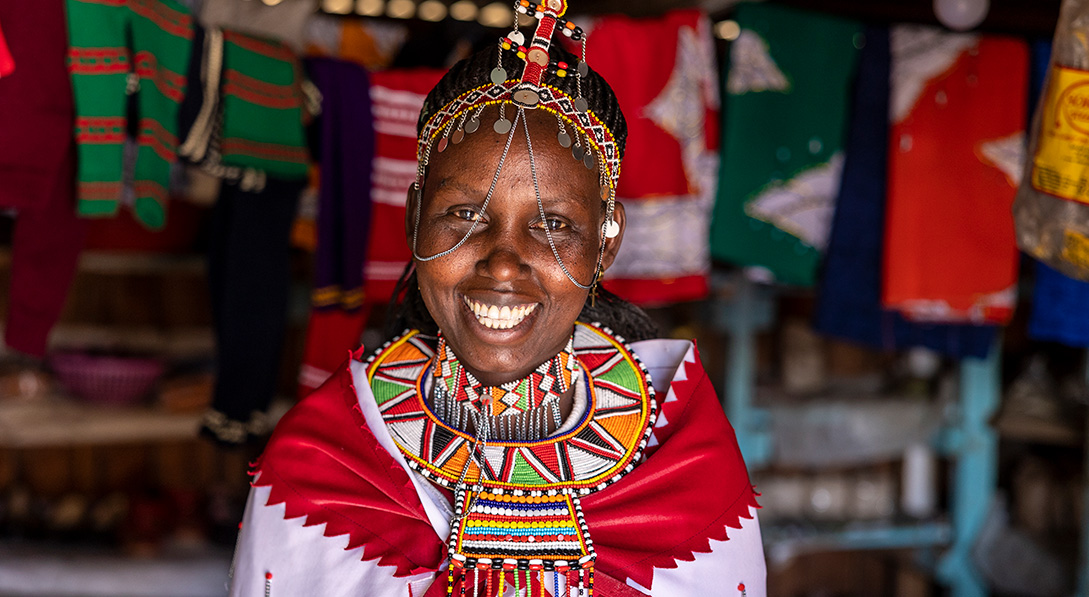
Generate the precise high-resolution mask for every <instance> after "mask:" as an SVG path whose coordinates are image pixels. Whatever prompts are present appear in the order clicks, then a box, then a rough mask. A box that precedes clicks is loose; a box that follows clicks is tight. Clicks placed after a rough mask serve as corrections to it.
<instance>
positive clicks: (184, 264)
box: [0, 248, 207, 276]
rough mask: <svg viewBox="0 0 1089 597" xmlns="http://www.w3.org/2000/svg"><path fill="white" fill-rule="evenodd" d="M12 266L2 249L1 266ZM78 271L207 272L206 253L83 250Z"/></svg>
mask: <svg viewBox="0 0 1089 597" xmlns="http://www.w3.org/2000/svg"><path fill="white" fill-rule="evenodd" d="M10 267H11V249H10V248H3V249H0V269H8V268H10ZM79 271H80V272H84V273H90V274H107V275H118V274H126V275H132V274H159V273H163V272H171V273H178V272H184V273H189V274H192V275H195V276H203V275H205V274H206V273H207V267H206V260H205V256H204V255H201V254H195V253H153V252H139V251H84V252H83V253H82V254H81V255H80V257H79Z"/></svg>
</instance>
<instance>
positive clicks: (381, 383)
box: [367, 323, 657, 595]
mask: <svg viewBox="0 0 1089 597" xmlns="http://www.w3.org/2000/svg"><path fill="white" fill-rule="evenodd" d="M436 344H437V340H436V339H434V338H430V337H426V336H423V335H421V334H420V333H419V332H418V331H409V332H406V333H405V334H404V335H402V336H401V337H399V338H397V339H396V340H393V341H391V342H389V343H387V344H386V345H385V346H383V347H382V348H381V349H380V350H379V351H378V352H376V353H375V354H374V355H373V356H372V357H371V358H370V360H369V361H368V363H367V379H368V381H369V382H370V387H371V390H372V392H373V394H374V398H375V401H376V402H377V404H378V408H379V411H380V412H381V413H382V418H383V420H384V421H385V423H386V426H387V428H388V429H389V432H390V435H391V436H392V437H393V440H394V442H395V443H396V444H397V447H398V448H399V450H400V451H401V453H402V454H403V455H404V457H405V460H406V462H407V463H408V465H409V466H410V467H411V468H412V469H414V470H416V471H418V472H419V473H421V474H423V475H424V476H425V477H427V478H428V479H430V480H432V481H434V482H435V483H438V484H439V485H442V486H444V487H447V488H450V489H452V490H453V492H454V518H453V520H452V521H451V532H450V537H449V542H448V552H449V557H450V574H449V581H448V591H449V592H451V593H452V592H453V591H454V590H455V588H459V587H460V588H461V589H464V588H466V587H469V586H471V587H473V591H474V592H476V591H484V593H483V594H486V595H494V594H496V593H495V591H494V590H495V588H496V585H498V588H499V592H498V594H500V595H501V594H503V585H504V583H508V582H509V583H514V584H515V587H516V591H517V590H520V586H522V585H523V583H524V586H526V587H527V588H528V587H530V586H533V583H538V584H537V586H543V582H544V573H545V572H546V571H550V572H555V574H554V575H553V584H554V587H555V589H556V591H555V592H554V593H553V594H560V593H559V590H560V585H561V580H562V583H563V585H564V592H565V593H566V591H567V587H571V588H572V589H574V588H575V587H578V588H579V589H580V593H579V594H580V595H582V594H587V593H584V592H581V591H588V592H589V594H592V592H593V569H594V561H595V559H596V554H595V552H594V546H593V540H592V539H591V538H590V535H589V531H588V528H587V525H586V521H585V520H584V518H583V515H582V507H581V505H580V502H579V500H580V498H581V497H582V496H585V495H588V494H591V493H593V492H596V491H600V490H602V489H604V488H606V487H608V486H609V485H611V484H612V483H615V482H616V481H618V480H620V479H621V478H622V477H623V476H624V475H625V474H627V473H628V472H630V471H631V470H632V469H634V468H635V466H636V465H637V464H638V462H639V459H640V458H641V456H642V453H643V449H644V448H645V447H646V445H647V441H648V439H649V437H650V434H651V430H652V428H653V426H654V420H655V417H656V415H657V405H656V403H655V400H654V388H653V386H652V385H651V380H650V373H649V372H648V371H647V370H646V368H645V367H644V366H643V364H642V363H641V362H640V361H639V358H638V357H637V356H636V355H635V353H634V352H632V351H631V349H630V348H629V347H628V346H627V345H626V344H625V343H624V342H623V340H621V339H619V338H617V337H615V336H613V335H612V333H611V332H609V331H608V330H606V329H603V328H600V327H597V326H591V325H585V324H581V323H578V324H576V325H575V331H574V334H573V336H572V341H571V343H570V346H571V353H572V354H573V358H572V359H571V361H575V362H577V364H576V365H569V366H568V367H577V368H579V369H581V371H582V372H583V375H581V376H578V379H574V380H573V381H572V382H571V383H577V384H585V390H586V397H587V407H586V411H585V413H584V414H583V415H582V417H581V419H580V420H579V421H578V423H577V424H576V425H574V426H573V427H571V428H570V429H569V430H567V431H565V432H562V433H559V434H556V435H554V436H553V437H543V438H537V439H529V440H493V441H489V440H487V438H482V437H481V435H479V434H477V435H470V434H468V433H466V432H464V431H462V430H461V429H459V428H458V426H455V425H453V424H451V423H452V421H450V420H448V418H444V417H442V416H440V415H439V414H438V413H437V412H436V410H437V409H435V408H432V403H431V402H429V401H428V400H427V398H426V388H427V387H428V385H429V384H431V385H432V386H433V387H434V388H435V390H437V391H440V392H441V391H442V390H439V388H441V387H442V386H443V385H444V382H442V381H441V380H436V379H434V378H433V377H432V376H433V375H434V371H435V367H436V366H438V367H439V368H440V370H441V367H442V365H441V363H439V356H437V353H436V350H437V347H436ZM557 356H558V355H557ZM550 362H551V361H550ZM573 371H574V369H572V372H573ZM535 373H536V372H535ZM573 377H574V376H573ZM447 416H448V417H449V413H448V415H447Z"/></svg>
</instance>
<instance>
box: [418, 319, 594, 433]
mask: <svg viewBox="0 0 1089 597" xmlns="http://www.w3.org/2000/svg"><path fill="white" fill-rule="evenodd" d="M577 369H578V360H577V359H576V358H575V355H574V336H572V338H571V339H569V340H568V341H567V345H566V346H564V349H563V350H561V351H560V352H559V354H557V355H556V356H554V357H552V358H551V359H548V360H547V361H545V362H543V363H541V364H540V365H539V366H538V367H537V369H536V370H534V371H533V372H532V373H530V374H529V376H527V377H524V378H522V379H516V380H514V381H510V382H507V383H505V384H501V385H498V386H485V385H484V384H482V383H480V382H479V381H477V379H476V378H475V377H473V374H472V373H470V372H469V370H468V369H466V368H465V367H464V366H462V364H461V362H460V361H458V358H457V356H456V355H454V351H452V350H450V346H449V345H448V344H447V343H446V338H444V337H443V336H441V335H440V336H439V346H438V350H437V353H436V357H435V366H434V367H433V369H432V371H433V375H434V376H435V391H434V395H433V398H432V406H433V408H434V411H435V414H436V415H438V417H439V418H440V419H442V420H443V421H444V422H445V423H446V424H447V425H450V426H451V427H454V428H455V429H459V430H461V431H465V430H466V429H467V428H468V425H469V423H470V422H471V423H473V427H474V429H475V430H476V434H477V435H478V436H481V437H483V438H485V441H487V440H491V439H500V440H508V441H510V440H517V441H525V440H528V439H538V438H542V437H544V436H546V435H548V430H549V425H550V424H551V428H552V429H558V428H559V426H560V398H561V397H562V396H563V395H564V394H565V393H566V392H567V390H568V389H569V388H570V387H571V380H572V378H573V377H574V374H575V371H576V370H577Z"/></svg>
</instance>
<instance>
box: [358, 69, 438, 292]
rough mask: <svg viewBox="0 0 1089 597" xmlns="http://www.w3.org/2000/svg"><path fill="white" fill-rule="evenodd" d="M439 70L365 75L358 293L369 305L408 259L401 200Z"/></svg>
mask: <svg viewBox="0 0 1089 597" xmlns="http://www.w3.org/2000/svg"><path fill="white" fill-rule="evenodd" d="M443 72H444V71H441V70H436V69H423V68H420V69H393V70H388V71H383V72H378V73H374V74H373V75H372V76H371V93H370V98H371V110H372V111H373V114H374V133H375V141H374V162H373V167H372V170H371V173H372V174H371V181H372V183H371V231H370V238H369V240H368V241H367V262H366V264H365V265H364V267H363V296H364V300H365V301H367V302H369V303H372V304H373V303H377V304H385V303H386V302H388V301H389V298H390V296H392V294H393V288H394V286H396V285H397V279H398V278H400V277H401V273H402V272H404V269H405V266H406V265H408V262H409V260H410V259H411V257H412V252H411V251H409V249H408V242H406V241H405V200H406V198H407V197H408V190H409V187H411V186H412V183H413V182H415V180H416V119H417V118H418V117H419V115H420V109H421V108H423V103H424V97H426V96H427V92H428V91H430V90H431V88H432V87H434V86H435V84H436V83H438V81H439V79H440V78H441V77H442V75H443Z"/></svg>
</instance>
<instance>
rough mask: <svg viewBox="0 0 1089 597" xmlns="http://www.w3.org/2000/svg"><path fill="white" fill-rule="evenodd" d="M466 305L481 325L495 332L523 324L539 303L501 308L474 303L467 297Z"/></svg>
mask: <svg viewBox="0 0 1089 597" xmlns="http://www.w3.org/2000/svg"><path fill="white" fill-rule="evenodd" d="M465 304H466V305H467V306H468V307H469V310H471V311H472V312H473V315H475V316H476V320H477V321H479V322H480V324H481V325H483V326H484V327H487V328H491V329H493V330H509V329H510V328H513V327H514V326H516V325H518V324H519V323H522V321H523V320H524V319H525V318H526V317H527V316H528V315H529V314H530V313H532V312H533V310H534V309H536V308H537V303H527V304H524V305H515V306H514V307H511V306H509V305H503V306H499V305H491V304H488V303H482V302H479V301H474V300H472V299H470V298H469V297H465Z"/></svg>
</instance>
